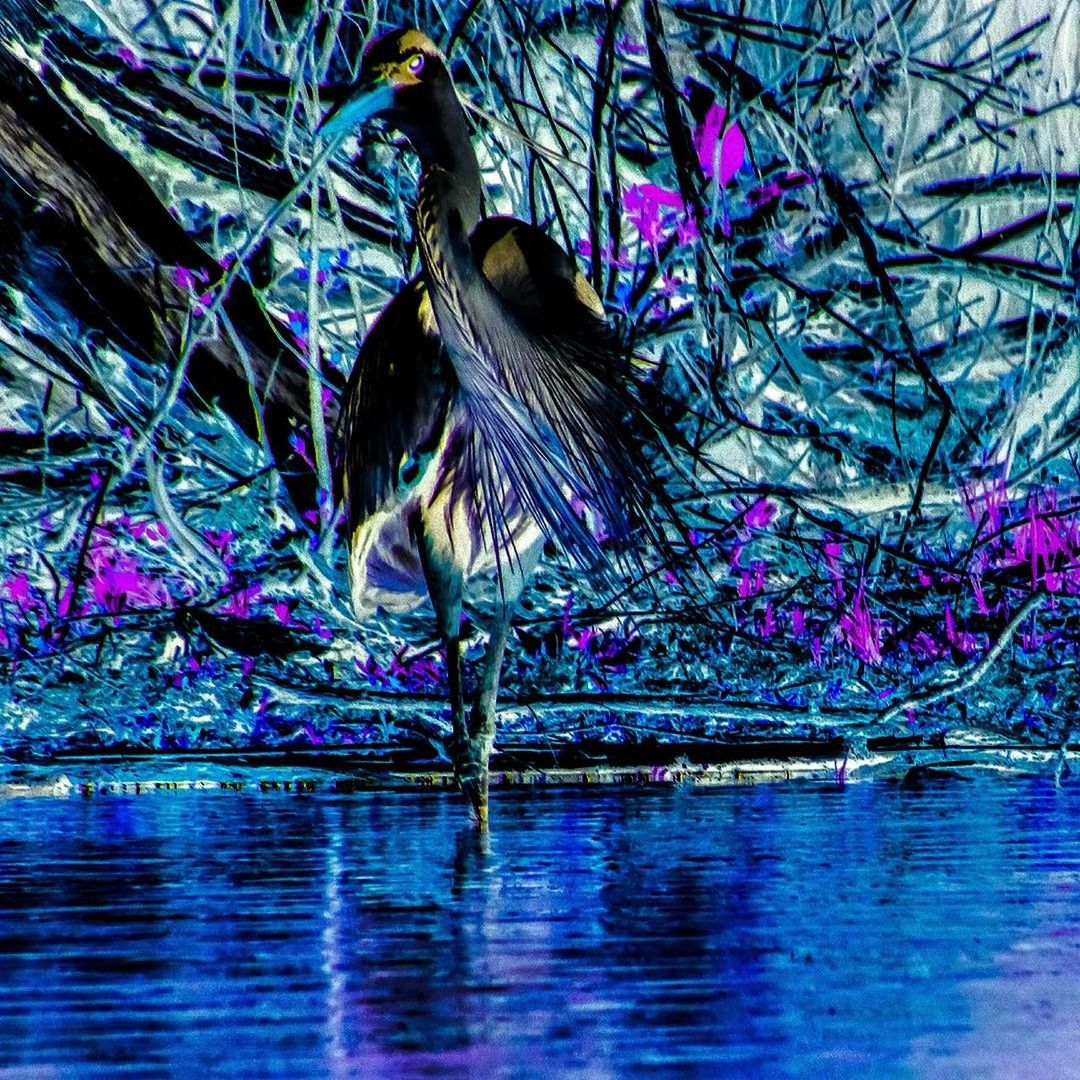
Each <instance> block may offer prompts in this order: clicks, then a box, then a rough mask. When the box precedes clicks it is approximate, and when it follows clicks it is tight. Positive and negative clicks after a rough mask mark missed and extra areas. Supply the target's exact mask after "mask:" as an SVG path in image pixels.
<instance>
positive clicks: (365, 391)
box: [338, 278, 456, 534]
mask: <svg viewBox="0 0 1080 1080" xmlns="http://www.w3.org/2000/svg"><path fill="white" fill-rule="evenodd" d="M455 387H456V381H455V379H454V374H453V370H452V369H451V367H450V364H449V362H448V360H447V358H446V353H445V351H444V349H443V346H442V339H441V337H440V336H439V330H438V326H437V325H436V323H435V319H434V316H433V315H432V312H431V303H430V301H429V299H428V296H427V289H426V286H425V285H424V283H423V281H422V280H421V279H420V278H413V280H412V281H410V282H409V283H408V284H407V285H406V286H405V287H404V288H403V289H402V290H401V292H400V293H398V295H397V296H395V297H394V299H393V300H391V301H390V303H389V304H388V305H387V306H386V308H385V309H384V310H383V312H382V314H381V315H380V316H379V317H378V319H377V320H376V321H375V323H374V325H373V326H372V327H371V329H370V330H369V331H368V334H367V337H366V338H365V339H364V343H363V344H362V345H361V346H360V351H359V353H358V354H357V357H356V361H355V363H354V364H353V369H352V374H351V375H350V376H349V382H348V385H347V386H346V388H345V396H344V401H343V403H342V408H341V420H340V423H339V428H338V433H339V437H338V452H339V455H340V457H339V463H340V468H339V474H340V475H341V476H342V477H343V489H344V490H343V492H342V495H343V496H344V498H345V501H346V505H347V507H348V517H349V532H350V534H351V533H352V532H353V531H354V530H355V529H356V527H357V526H358V525H359V524H360V523H361V522H362V521H364V520H365V519H366V518H367V517H369V516H370V515H371V514H373V513H375V511H377V510H378V509H380V508H381V507H382V506H383V505H384V503H385V502H386V501H387V500H388V499H389V498H390V497H391V496H392V495H393V493H394V492H395V491H397V490H399V489H400V488H401V487H402V486H408V485H409V484H410V483H411V481H412V480H413V479H415V478H416V477H417V476H418V475H419V474H420V473H421V472H422V471H423V458H424V456H425V455H426V454H430V453H433V452H434V451H435V449H436V448H437V446H438V442H439V438H440V436H441V434H442V428H443V422H444V420H445V417H446V412H447V408H448V407H449V403H450V400H451V398H452V396H453V393H454V390H455Z"/></svg>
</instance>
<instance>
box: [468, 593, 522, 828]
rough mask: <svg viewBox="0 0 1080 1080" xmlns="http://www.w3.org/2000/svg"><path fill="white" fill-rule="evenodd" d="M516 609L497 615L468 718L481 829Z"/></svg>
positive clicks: (500, 610)
mask: <svg viewBox="0 0 1080 1080" xmlns="http://www.w3.org/2000/svg"><path fill="white" fill-rule="evenodd" d="M513 610H514V609H513V606H512V605H510V604H502V605H500V606H499V608H498V610H497V611H496V614H495V617H494V621H493V623H492V627H491V633H490V635H489V636H488V644H487V651H486V652H485V653H484V672H483V676H482V678H481V681H480V688H479V690H478V691H477V695H476V702H475V704H474V705H473V708H472V715H471V716H470V718H469V742H470V744H471V747H472V752H471V753H472V763H475V767H476V770H477V771H476V781H475V792H476V800H475V802H474V804H473V805H474V808H475V809H474V812H475V815H476V819H477V823H478V824H479V825H480V827H481V828H486V827H487V821H488V775H489V773H488V760H489V759H490V757H491V750H492V748H493V747H494V745H495V703H496V700H497V699H498V696H499V674H500V672H501V671H502V661H503V653H504V652H505V651H506V641H507V638H508V637H509V635H510V617H511V615H512V614H513Z"/></svg>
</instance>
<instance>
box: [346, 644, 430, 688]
mask: <svg viewBox="0 0 1080 1080" xmlns="http://www.w3.org/2000/svg"><path fill="white" fill-rule="evenodd" d="M406 652H407V648H406V647H405V646H402V648H401V649H399V650H398V652H397V653H395V654H394V657H393V659H392V660H391V661H390V663H389V664H387V665H383V664H380V663H379V662H378V660H376V659H375V657H374V656H369V657H368V658H367V659H366V660H364V661H363V662H361V661H359V660H356V661H355V664H356V667H357V669H358V670H359V672H360V673H361V674H362V675H364V676H366V677H367V680H368V684H369V685H370V686H374V687H377V688H379V689H382V690H385V689H405V690H438V689H440V688H441V687H442V685H443V681H444V680H443V667H442V664H441V662H440V659H439V657H438V656H437V655H436V654H431V653H419V654H416V655H413V656H407V655H406Z"/></svg>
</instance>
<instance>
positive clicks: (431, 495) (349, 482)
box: [320, 27, 654, 828]
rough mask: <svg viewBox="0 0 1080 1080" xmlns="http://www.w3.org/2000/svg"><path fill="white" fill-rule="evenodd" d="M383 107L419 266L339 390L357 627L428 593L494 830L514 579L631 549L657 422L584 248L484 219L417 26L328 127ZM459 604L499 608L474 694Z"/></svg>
mask: <svg viewBox="0 0 1080 1080" xmlns="http://www.w3.org/2000/svg"><path fill="white" fill-rule="evenodd" d="M375 118H379V119H380V120H382V121H383V122H384V123H385V124H386V125H387V126H388V127H390V128H392V129H395V130H396V131H398V132H399V133H401V134H403V135H404V136H405V138H406V140H407V142H408V143H409V144H410V146H411V148H412V150H413V151H414V152H415V153H416V155H417V156H418V158H419V164H420V178H419V184H418V188H417V198H416V205H415V214H414V234H415V238H416V245H417V249H418V253H419V264H420V265H419V272H418V273H417V274H416V276H414V277H413V278H412V279H411V280H409V281H408V282H407V284H405V285H404V286H403V287H402V288H401V290H400V291H399V292H398V293H397V294H396V295H395V296H394V297H393V298H392V299H391V300H390V302H389V303H388V304H387V306H386V307H385V308H384V309H383V311H382V313H381V314H380V315H379V317H378V318H377V319H376V321H375V322H374V323H373V325H372V326H371V328H370V330H369V331H368V333H367V335H366V337H365V338H364V340H363V342H362V344H361V346H360V348H359V350H358V353H357V356H356V359H355V361H354V365H353V368H352V372H351V375H350V377H349V380H348V383H347V386H346V389H345V393H344V399H343V402H342V409H341V420H340V428H339V431H340V452H339V466H338V467H339V469H340V473H341V488H342V493H343V497H344V500H345V506H346V514H345V520H346V522H347V528H348V546H349V577H350V586H351V599H352V604H353V608H354V610H355V612H356V615H357V617H358V618H359V619H361V620H363V619H366V618H368V617H370V616H372V615H375V614H376V613H379V612H383V613H391V614H400V613H405V612H408V611H411V610H414V609H416V608H417V607H418V606H419V605H420V604H422V603H423V602H424V600H425V598H430V601H431V604H432V606H433V608H434V612H435V621H436V625H437V629H438V634H439V637H440V639H441V646H442V649H443V651H444V654H445V662H446V672H447V681H448V685H449V699H450V700H449V705H450V719H451V735H450V738H449V740H448V741H447V743H446V749H447V753H448V756H449V758H450V760H451V762H452V765H453V770H454V775H455V778H456V781H457V784H458V786H459V787H460V789H461V791H462V792H463V793H464V795H465V797H466V799H467V800H468V805H469V809H470V812H471V816H472V819H473V821H474V823H475V824H477V825H478V826H480V827H481V828H486V827H487V823H488V784H489V758H490V755H491V752H492V747H493V745H494V740H495V709H496V701H497V697H498V692H499V676H500V671H501V668H502V661H503V655H504V652H505V649H506V646H507V640H508V637H509V634H510V630H511V620H512V617H513V614H514V610H515V607H516V605H517V603H518V600H519V597H520V595H521V592H522V589H523V588H524V586H525V584H526V583H527V581H528V579H529V577H530V574H531V573H532V571H533V570H534V569H535V566H536V563H537V561H538V558H539V556H540V555H541V552H542V549H543V546H544V544H545V542H546V541H549V540H550V541H553V542H555V543H556V544H557V545H558V546H560V547H561V548H562V549H563V550H564V551H565V552H566V553H567V554H568V556H569V557H570V558H571V559H572V560H573V561H574V562H575V563H576V564H577V565H579V566H580V567H582V568H585V569H588V570H589V571H590V572H594V571H599V572H601V573H603V572H604V571H605V569H609V568H610V566H611V561H610V559H609V557H608V553H607V550H606V549H614V550H616V551H617V550H619V549H620V547H621V549H622V550H624V551H625V550H626V548H628V547H631V546H632V545H631V540H630V534H631V532H632V531H633V530H634V529H635V528H636V526H637V525H639V524H640V523H641V521H642V520H643V518H644V516H645V515H647V514H648V513H649V507H650V505H651V504H652V496H651V491H652V488H653V485H654V480H653V477H652V476H651V473H650V467H649V464H648V458H647V455H646V454H644V453H643V452H642V442H643V439H645V438H647V437H648V432H649V423H648V422H647V413H646V410H644V407H643V406H642V404H641V398H640V394H639V393H638V392H637V390H636V385H637V384H636V379H635V377H634V375H633V372H632V365H631V363H630V362H629V360H628V358H627V353H626V350H625V348H624V347H623V346H622V344H621V342H620V340H619V337H618V335H617V334H616V333H615V332H614V330H613V329H612V327H611V326H610V324H609V323H608V321H607V318H606V316H605V312H604V307H603V305H602V304H601V302H600V300H599V298H598V296H597V294H596V292H595V291H594V289H593V288H592V286H591V285H590V284H589V283H588V281H587V280H586V278H585V276H584V275H583V274H582V272H581V271H580V270H579V269H578V266H577V264H576V262H575V260H574V259H573V258H572V257H571V256H570V255H568V254H567V252H566V251H564V250H563V249H562V247H561V246H560V245H559V244H558V243H556V242H555V241H554V240H553V239H552V238H551V237H549V236H548V235H547V233H546V232H544V231H543V230H542V229H541V228H539V227H537V226H534V225H531V224H528V223H526V222H523V221H520V220H517V219H515V218H511V217H503V216H490V217H489V216H486V214H485V207H484V184H483V177H482V173H481V170H480V166H479V164H478V160H477V156H476V153H475V151H474V148H473V144H472V139H471V135H470V130H469V125H468V122H467V120H466V115H465V110H464V107H463V105H462V102H461V100H460V98H459V97H458V93H457V90H456V89H455V86H454V83H453V80H452V78H451V75H450V72H449V70H448V67H447V64H446V62H445V60H444V59H443V57H442V55H441V54H440V52H439V50H438V48H437V47H436V45H435V44H434V43H433V42H432V41H431V39H430V38H429V37H427V36H426V35H425V34H423V33H422V32H421V31H419V30H416V29H414V28H411V27H406V28H401V29H397V30H393V31H390V32H389V33H385V34H383V35H381V36H379V37H377V38H374V39H373V40H372V41H370V42H369V43H368V45H367V47H366V48H365V50H364V52H363V55H362V57H361V65H360V73H359V76H358V78H357V80H356V83H355V84H354V85H353V86H352V87H351V88H350V90H349V92H348V93H347V94H346V95H345V97H344V98H343V100H342V101H341V102H339V103H338V104H337V105H335V106H334V107H333V108H331V109H330V110H329V111H328V112H327V114H326V116H325V117H324V119H323V121H322V123H321V124H320V132H321V133H322V135H323V136H324V137H325V138H326V139H327V140H329V141H330V142H331V145H333V143H334V141H335V140H336V141H337V143H338V144H340V142H341V141H343V140H344V138H345V137H346V135H348V134H351V133H356V132H357V131H358V130H359V129H360V127H361V125H363V124H365V123H366V122H367V121H369V120H372V119H375ZM465 607H468V608H469V609H470V610H477V609H479V608H480V607H482V608H483V610H485V611H486V612H487V627H486V629H487V646H486V653H485V655H484V659H483V661H482V663H481V667H480V671H479V675H478V678H477V685H476V686H475V688H472V691H473V692H472V693H467V692H466V688H465V686H464V685H463V681H462V661H461V655H462V640H461V626H462V612H463V609H464V608H465ZM477 621H478V622H479V621H480V620H479V619H478V620H477Z"/></svg>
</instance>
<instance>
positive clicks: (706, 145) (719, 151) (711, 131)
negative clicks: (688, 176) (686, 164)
mask: <svg viewBox="0 0 1080 1080" xmlns="http://www.w3.org/2000/svg"><path fill="white" fill-rule="evenodd" d="M726 121H727V112H726V111H725V110H724V109H723V108H722V107H721V106H719V105H712V106H710V108H709V111H708V112H707V113H706V114H705V119H704V120H703V121H702V123H701V124H700V125H699V126H698V128H697V130H696V131H695V132H694V149H695V150H696V151H697V156H698V162H699V163H700V164H701V171H702V172H703V173H704V174H705V175H706V176H708V177H709V178H710V179H712V178H715V179H717V180H719V181H720V183H721V184H726V183H727V182H728V181H729V180H731V179H732V178H733V177H734V176H735V174H736V173H737V172H738V171H739V170H740V169H741V168H742V167H743V163H744V162H745V161H746V136H745V135H744V134H743V132H742V128H740V127H739V125H738V124H731V125H730V126H729V127H727V128H725V123H726Z"/></svg>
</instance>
